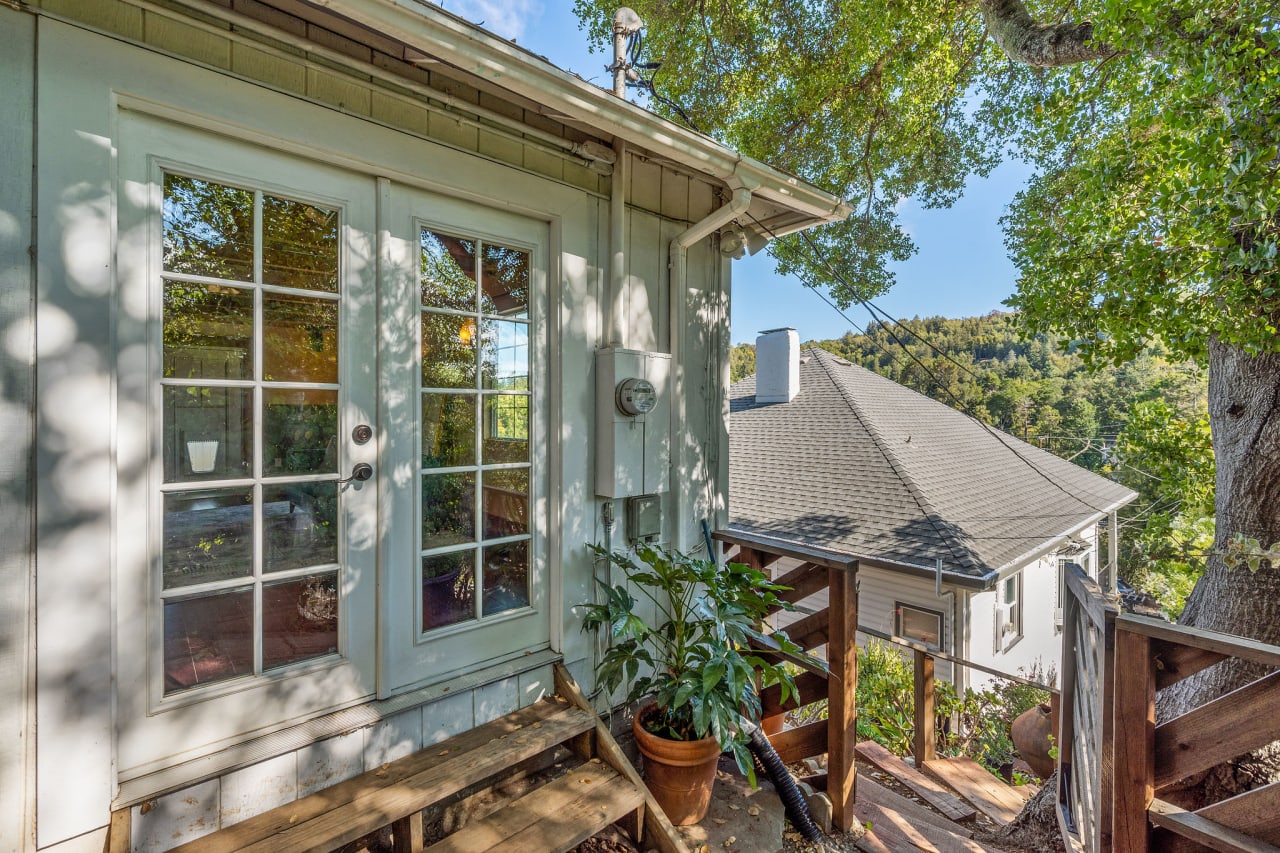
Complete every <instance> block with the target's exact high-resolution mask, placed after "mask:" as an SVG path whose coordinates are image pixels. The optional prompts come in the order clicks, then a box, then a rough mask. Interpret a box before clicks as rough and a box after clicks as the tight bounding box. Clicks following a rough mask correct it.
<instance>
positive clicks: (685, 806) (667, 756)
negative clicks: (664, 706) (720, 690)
mask: <svg viewBox="0 0 1280 853" xmlns="http://www.w3.org/2000/svg"><path fill="white" fill-rule="evenodd" d="M655 710H656V708H655V706H653V705H646V706H645V707H644V708H642V709H641V710H640V712H639V713H638V714H636V717H635V719H634V720H632V722H631V728H632V731H634V732H635V736H636V746H637V747H638V748H639V749H640V754H641V755H643V756H644V781H645V784H646V785H647V786H648V788H649V790H650V791H651V792H653V796H654V799H656V800H657V801H658V805H660V806H662V810H663V811H664V812H666V813H667V818H668V819H669V820H670V821H671V822H672V823H673V824H675V825H676V826H688V825H689V824H691V823H697V822H698V821H700V820H702V819H703V818H704V817H706V814H707V808H708V807H710V805H711V786H712V785H713V784H714V783H715V781H716V765H717V764H718V763H719V761H720V745H719V744H718V743H716V739H715V738H713V737H707V738H703V739H702V740H695V741H683V740H668V739H667V738H662V737H658V736H657V735H653V734H650V733H649V732H648V730H646V729H645V727H644V726H643V725H641V722H642V721H643V720H644V719H645V718H646V717H648V715H649V714H650V713H651V712H653V711H655Z"/></svg>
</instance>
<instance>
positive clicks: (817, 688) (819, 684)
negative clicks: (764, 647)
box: [760, 672, 827, 717]
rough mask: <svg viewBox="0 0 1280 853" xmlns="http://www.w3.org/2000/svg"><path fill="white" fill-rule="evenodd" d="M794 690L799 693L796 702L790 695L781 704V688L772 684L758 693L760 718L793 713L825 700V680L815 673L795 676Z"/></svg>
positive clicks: (803, 673)
mask: <svg viewBox="0 0 1280 853" xmlns="http://www.w3.org/2000/svg"><path fill="white" fill-rule="evenodd" d="M796 690H797V691H798V692H799V693H800V699H799V700H798V701H797V700H796V698H795V696H794V695H792V696H790V697H788V698H787V701H786V704H783V702H782V686H781V685H779V684H772V685H770V686H768V687H766V688H765V689H764V690H762V691H760V716H762V717H776V716H777V715H779V714H781V713H783V712H784V711H793V710H795V709H796V708H801V707H803V706H805V705H808V704H810V703H812V702H819V701H821V700H823V699H826V698H827V679H826V678H824V677H823V676H821V675H819V674H818V673H816V672H802V673H800V674H799V675H797V676H796Z"/></svg>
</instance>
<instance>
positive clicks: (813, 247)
mask: <svg viewBox="0 0 1280 853" xmlns="http://www.w3.org/2000/svg"><path fill="white" fill-rule="evenodd" d="M747 216H749V217H750V218H751V220H752V221H753V222H755V223H756V225H757V226H758V227H759V228H760V229H761V230H763V231H764V232H765V233H767V234H768V235H769V236H770V237H773V238H775V239H776V238H777V236H778V235H777V234H776V233H774V231H773V230H772V229H771V228H769V226H767V225H765V224H764V223H763V222H761V221H760V220H759V219H756V217H755V216H754V215H752V214H751V213H750V212H748V213H747ZM800 236H801V237H802V238H804V241H805V244H806V245H807V246H808V247H809V250H810V251H811V252H812V253H813V255H814V256H815V259H816V260H818V261H820V262H821V263H822V266H824V267H826V269H827V271H828V272H830V273H831V275H833V276H834V277H835V278H836V280H837V281H839V282H840V283H841V284H843V285H844V286H845V287H846V288H847V289H848V292H849V294H850V295H851V296H852V297H853V299H854V301H856V302H858V303H859V304H861V305H862V307H863V308H866V310H867V313H868V314H870V315H871V318H872V319H873V320H875V319H876V315H875V313H874V312H873V311H872V310H871V309H870V308H868V307H867V302H866V300H865V299H862V298H861V297H860V296H858V294H857V291H856V289H855V288H854V287H853V285H852V284H850V283H849V281H848V280H847V279H845V277H844V276H843V275H841V273H840V272H839V271H838V270H836V269H835V267H833V266H832V265H831V262H830V261H828V260H827V258H826V256H825V255H824V254H823V253H822V251H821V249H820V248H819V247H818V245H817V244H816V243H814V241H813V239H812V238H810V237H809V235H808V234H806V233H804V232H803V231H802V232H800ZM839 314H840V316H841V317H844V318H845V319H846V320H848V319H849V318H848V317H845V315H844V312H843V311H839ZM881 328H882V329H884V330H885V332H886V334H888V335H889V337H890V338H892V339H893V341H894V343H896V344H897V345H898V346H899V348H900V349H902V351H903V352H904V353H905V354H906V355H907V357H908V358H910V359H911V360H912V361H914V362H915V363H916V365H918V366H919V368H920V369H921V370H923V371H924V372H925V373H926V374H927V375H928V376H929V378H930V379H932V380H933V381H934V382H935V383H936V384H937V386H938V389H939V390H940V391H942V392H943V393H945V394H946V395H947V396H948V397H949V398H950V399H951V400H953V401H954V402H955V405H956V408H958V409H959V410H960V411H962V412H964V413H965V414H966V415H968V416H969V417H970V418H972V419H973V421H974V422H975V423H977V424H978V425H979V426H981V427H982V429H984V430H985V431H986V432H987V433H988V434H989V435H990V436H991V437H992V438H994V439H995V440H996V441H998V442H1000V444H1001V445H1003V446H1004V447H1005V448H1007V449H1008V450H1009V452H1010V453H1012V454H1013V455H1014V456H1016V457H1017V458H1018V460H1019V461H1021V462H1022V463H1023V464H1025V465H1026V466H1027V467H1028V468H1030V469H1031V470H1032V471H1034V472H1035V473H1036V474H1038V475H1039V476H1041V477H1042V478H1044V480H1045V482H1047V483H1049V484H1050V485H1052V486H1053V487H1054V488H1055V489H1057V490H1058V491H1060V492H1062V493H1063V494H1064V495H1066V496H1067V497H1069V498H1071V499H1073V500H1075V501H1078V502H1080V503H1082V504H1084V505H1085V506H1087V507H1089V508H1090V509H1092V510H1094V511H1095V512H1107V511H1108V510H1107V509H1104V508H1102V507H1098V506H1094V505H1093V504H1092V503H1091V502H1090V501H1087V500H1085V499H1084V498H1083V497H1082V496H1081V495H1079V494H1077V493H1075V492H1071V491H1068V490H1067V489H1066V488H1065V487H1064V486H1063V485H1062V484H1061V483H1059V482H1057V481H1056V480H1055V479H1054V478H1053V477H1051V476H1049V474H1048V473H1046V472H1045V471H1043V470H1041V469H1040V467H1039V466H1038V465H1036V464H1035V463H1034V462H1032V461H1031V460H1030V459H1027V458H1026V457H1025V456H1023V455H1022V454H1021V453H1019V452H1018V449H1017V448H1016V447H1014V446H1013V445H1011V444H1009V443H1008V442H1006V441H1005V440H1004V439H1003V438H1002V437H1001V435H1000V433H999V432H998V431H996V430H994V429H992V428H991V427H990V426H989V425H988V424H987V423H986V422H985V421H983V420H982V419H981V418H979V417H978V416H977V415H975V414H974V413H973V411H972V410H971V409H970V407H969V405H968V404H967V403H965V402H964V401H963V400H961V399H960V398H959V397H957V396H956V395H955V394H954V393H953V392H952V391H951V389H950V387H948V386H947V384H946V383H944V382H943V381H942V380H941V379H940V378H938V376H937V374H935V373H934V372H933V371H932V370H930V369H929V367H928V365H926V364H925V363H924V362H923V361H921V360H920V358H919V357H918V356H917V355H916V354H915V353H913V352H912V351H911V348H910V347H908V346H907V345H906V344H904V343H903V342H902V339H901V338H899V337H898V336H897V335H896V334H895V333H894V332H893V330H892V329H890V328H889V327H888V326H884V325H881Z"/></svg>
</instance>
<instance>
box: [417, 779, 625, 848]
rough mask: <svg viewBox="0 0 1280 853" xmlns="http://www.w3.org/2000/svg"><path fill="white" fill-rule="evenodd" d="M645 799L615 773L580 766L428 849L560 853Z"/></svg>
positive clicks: (579, 842) (618, 817)
mask: <svg viewBox="0 0 1280 853" xmlns="http://www.w3.org/2000/svg"><path fill="white" fill-rule="evenodd" d="M643 803H644V795H643V794H641V793H640V791H638V790H636V788H635V786H634V785H632V784H631V783H630V781H628V780H626V779H624V778H623V777H622V776H621V775H620V774H619V773H617V771H615V770H613V769H612V768H609V767H606V766H605V765H604V764H601V763H598V762H590V763H587V764H583V765H581V766H579V767H577V768H575V769H574V770H572V771H570V772H569V773H566V774H565V775H563V776H561V777H560V778H558V779H556V780H554V781H552V782H550V783H548V784H546V785H543V786H542V787H541V788H537V789H535V790H533V791H530V792H529V793H528V794H525V795H524V796H523V797H521V798H520V799H518V800H515V801H514V802H512V803H508V804H507V805H506V806H504V807H503V808H501V809H499V810H498V811H496V812H494V813H493V814H491V815H489V816H488V817H485V818H483V819H481V820H478V821H474V822H472V823H469V824H467V825H466V826H465V827H463V828H462V829H460V830H458V831H457V832H454V833H453V834H452V835H450V836H448V837H447V838H445V839H443V840H441V841H439V842H438V843H436V844H433V845H432V846H430V847H428V848H427V850H428V851H431V853H471V851H476V850H503V851H510V853H522V851H528V853H560V851H565V850H570V849H572V848H573V847H576V846H577V845H579V844H581V843H582V842H583V841H586V840H587V839H588V838H590V837H591V836H593V835H595V834H596V833H597V832H599V831H600V830H601V829H603V828H604V827H606V826H608V825H609V824H611V823H613V822H614V821H617V820H619V819H621V818H622V817H623V816H625V815H627V814H629V813H631V812H634V811H635V810H636V809H637V808H640V807H641V805H642V804H643Z"/></svg>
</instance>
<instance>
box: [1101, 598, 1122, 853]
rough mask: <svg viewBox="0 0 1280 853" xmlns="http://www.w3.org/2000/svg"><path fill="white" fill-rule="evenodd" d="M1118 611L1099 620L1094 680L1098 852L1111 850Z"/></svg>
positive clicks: (1109, 613)
mask: <svg viewBox="0 0 1280 853" xmlns="http://www.w3.org/2000/svg"><path fill="white" fill-rule="evenodd" d="M1118 615H1119V611H1118V610H1116V608H1114V607H1112V608H1109V609H1108V610H1107V611H1106V612H1105V613H1104V614H1103V618H1102V659H1101V660H1100V661H1099V667H1100V671H1099V672H1098V673H1097V675H1096V676H1095V678H1096V679H1097V682H1098V683H1099V684H1101V685H1102V707H1101V708H1100V709H1099V710H1098V715H1099V716H1100V717H1102V754H1101V755H1099V756H1097V765H1098V775H1099V776H1100V777H1101V778H1099V779H1098V780H1097V782H1096V784H1097V786H1098V797H1099V801H1100V803H1101V805H1100V806H1099V807H1098V829H1099V838H1098V847H1099V849H1100V850H1107V851H1109V850H1114V849H1115V848H1114V846H1113V844H1112V838H1111V828H1112V826H1113V825H1114V820H1113V818H1112V814H1113V810H1114V809H1115V781H1116V780H1115V755H1116V749H1115V746H1116V732H1115V726H1116V720H1115V712H1114V711H1115V703H1116V616H1118Z"/></svg>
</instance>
